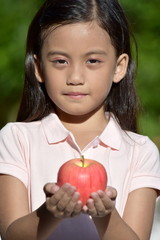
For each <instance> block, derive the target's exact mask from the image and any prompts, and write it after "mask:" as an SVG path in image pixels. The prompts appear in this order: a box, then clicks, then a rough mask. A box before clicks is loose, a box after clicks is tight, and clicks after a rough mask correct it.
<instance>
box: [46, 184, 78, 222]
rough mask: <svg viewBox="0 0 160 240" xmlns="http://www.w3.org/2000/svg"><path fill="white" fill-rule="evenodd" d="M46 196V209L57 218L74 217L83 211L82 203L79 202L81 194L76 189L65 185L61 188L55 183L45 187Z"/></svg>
mask: <svg viewBox="0 0 160 240" xmlns="http://www.w3.org/2000/svg"><path fill="white" fill-rule="evenodd" d="M44 192H45V194H46V208H47V210H48V211H49V212H51V213H52V214H53V216H54V217H56V218H66V217H74V216H76V215H79V214H80V212H81V210H82V203H81V201H80V200H79V197H80V194H79V193H78V192H76V188H75V187H74V186H71V185H70V184H69V183H65V184H64V185H63V186H62V187H61V188H59V187H58V186H57V185H56V184H54V183H48V184H46V185H45V186H44Z"/></svg>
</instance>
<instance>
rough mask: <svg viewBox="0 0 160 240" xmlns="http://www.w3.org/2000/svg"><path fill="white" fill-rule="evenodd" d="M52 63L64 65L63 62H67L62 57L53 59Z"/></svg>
mask: <svg viewBox="0 0 160 240" xmlns="http://www.w3.org/2000/svg"><path fill="white" fill-rule="evenodd" d="M52 62H53V63H55V64H56V65H57V64H59V65H65V64H68V62H67V61H66V60H64V59H55V60H53V61H52Z"/></svg>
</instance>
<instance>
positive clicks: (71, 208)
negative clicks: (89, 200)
mask: <svg viewBox="0 0 160 240" xmlns="http://www.w3.org/2000/svg"><path fill="white" fill-rule="evenodd" d="M79 197H80V194H79V193H78V192H75V193H74V194H73V196H72V198H71V199H70V201H69V203H68V205H67V206H66V208H65V211H64V214H65V216H71V214H72V213H73V211H74V209H75V207H76V204H77V202H78V200H79Z"/></svg>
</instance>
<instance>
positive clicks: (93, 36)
mask: <svg viewBox="0 0 160 240" xmlns="http://www.w3.org/2000/svg"><path fill="white" fill-rule="evenodd" d="M80 47H81V48H82V47H84V48H93V47H94V48H96V47H97V48H108V47H112V48H113V46H112V44H111V39H110V36H109V34H108V33H107V31H106V30H104V29H103V28H101V27H100V26H99V25H98V24H97V23H96V22H94V21H93V22H85V23H83V22H82V23H74V24H66V25H61V26H54V27H52V28H50V29H49V30H48V33H47V37H46V38H45V40H44V44H43V49H42V50H43V51H48V50H51V49H52V48H66V49H67V48H72V49H73V48H77V49H78V48H80Z"/></svg>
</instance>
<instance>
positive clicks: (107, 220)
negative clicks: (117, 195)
mask: <svg viewBox="0 0 160 240" xmlns="http://www.w3.org/2000/svg"><path fill="white" fill-rule="evenodd" d="M93 221H94V223H95V225H96V227H97V230H98V232H99V234H100V237H101V239H102V240H128V239H129V240H139V237H138V236H137V234H136V233H135V232H134V231H133V230H132V229H131V228H130V227H129V226H128V225H127V224H126V223H125V222H124V221H123V219H122V218H121V217H120V215H119V214H118V212H117V210H116V209H115V210H113V212H112V213H111V214H110V215H109V216H106V217H103V218H93Z"/></svg>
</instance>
